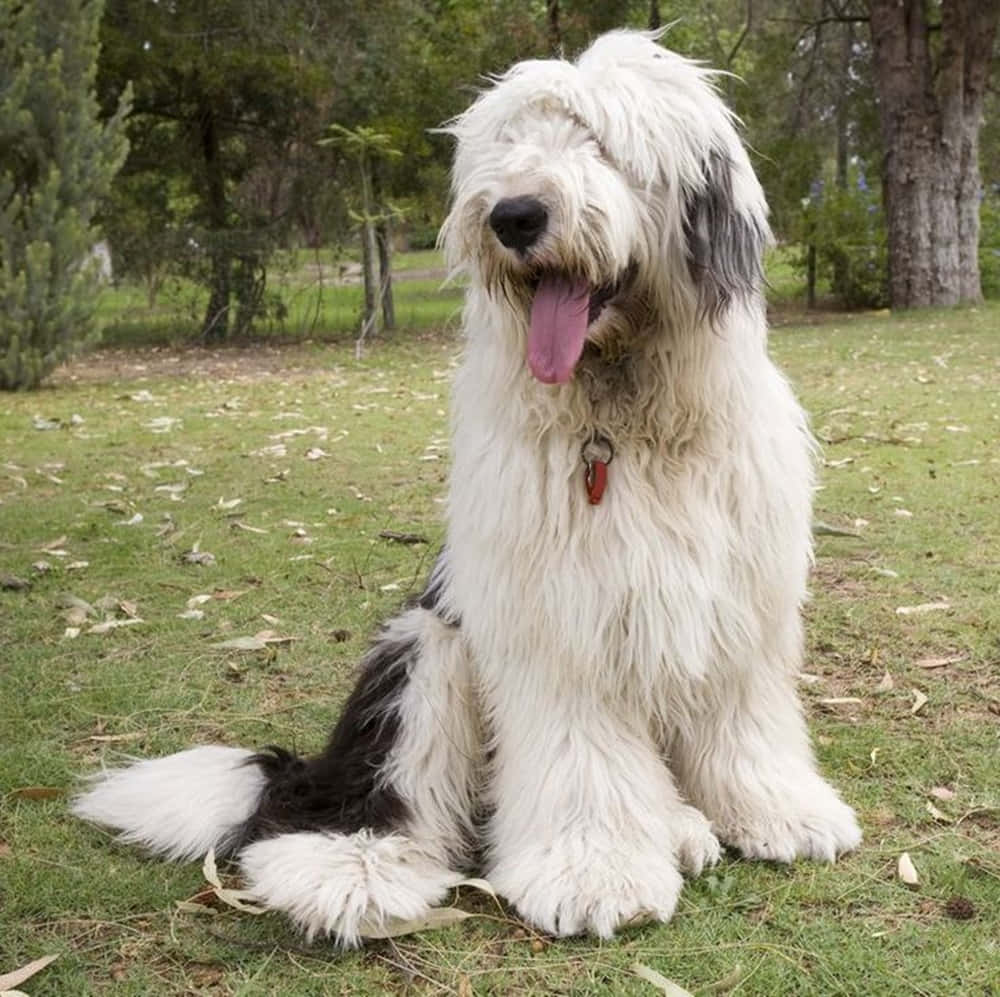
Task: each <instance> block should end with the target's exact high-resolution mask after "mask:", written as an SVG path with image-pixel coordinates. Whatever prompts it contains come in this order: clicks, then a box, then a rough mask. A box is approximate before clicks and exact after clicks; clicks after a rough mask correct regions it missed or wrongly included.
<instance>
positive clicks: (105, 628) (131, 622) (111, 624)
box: [87, 616, 146, 634]
mask: <svg viewBox="0 0 1000 997" xmlns="http://www.w3.org/2000/svg"><path fill="white" fill-rule="evenodd" d="M145 622H146V621H145V620H142V619H140V618H139V617H138V616H131V617H129V618H128V619H127V620H105V621H104V622H103V623H95V624H94V626H92V627H91V628H90V629H89V630H88V631H87V633H89V634H106V633H111V631H112V630H118V629H120V628H121V627H131V626H135V625H136V624H138V623H145Z"/></svg>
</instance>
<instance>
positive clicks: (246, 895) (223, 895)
mask: <svg viewBox="0 0 1000 997" xmlns="http://www.w3.org/2000/svg"><path fill="white" fill-rule="evenodd" d="M201 872H202V875H203V876H204V877H205V879H206V880H207V881H208V882H209V883H210V884H211V885H212V888H213V890H212V892H213V893H214V894H215V896H216V897H217V898H218V899H219V900H221V901H222V903H224V904H226V905H227V906H228V907H233V908H235V909H236V910H240V911H243V913H245V914H266V913H267V908H266V907H261V906H259V905H258V904H252V903H247V902H246V901H247V900H252V899H254V896H253V894H252V893H250V891H249V890H230V889H228V888H227V887H225V886H223V885H222V880H220V879H219V869H218V866H217V865H216V862H215V849H214V848H210V849H209V850H208V854H207V855H206V856H205V861H204V862H202V864H201Z"/></svg>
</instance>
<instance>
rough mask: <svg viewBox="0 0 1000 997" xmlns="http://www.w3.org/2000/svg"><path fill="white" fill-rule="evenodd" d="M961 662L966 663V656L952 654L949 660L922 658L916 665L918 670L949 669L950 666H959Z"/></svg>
mask: <svg viewBox="0 0 1000 997" xmlns="http://www.w3.org/2000/svg"><path fill="white" fill-rule="evenodd" d="M960 661H965V655H964V654H952V655H951V656H950V657H947V658H920V659H919V660H918V661H915V662H914V664H915V665H916V666H917V668H928V669H929V668H947V667H948V665H957V664H958V663H959V662H960Z"/></svg>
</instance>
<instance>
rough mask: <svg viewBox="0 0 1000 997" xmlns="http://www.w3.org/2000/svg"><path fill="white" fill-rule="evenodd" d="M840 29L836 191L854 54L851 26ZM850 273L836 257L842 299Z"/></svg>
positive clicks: (846, 150) (846, 146) (846, 140)
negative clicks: (852, 56)
mask: <svg viewBox="0 0 1000 997" xmlns="http://www.w3.org/2000/svg"><path fill="white" fill-rule="evenodd" d="M840 29H841V31H842V35H841V39H840V79H839V83H838V87H837V188H838V190H847V180H848V169H847V168H848V164H849V161H850V124H851V122H850V115H851V107H850V101H851V97H850V93H851V55H852V54H853V52H854V25H853V24H852V23H851V22H850V21H845V22H844V23H843V24H842V25H841V26H840ZM849 273H850V267H849V259H848V257H847V255H845V254H843V253H837V254H836V255H835V256H834V259H833V288H834V290H835V291H836V292H837V294H839V295H841V296H843V295H844V294H845V292H846V290H847V284H848V278H849Z"/></svg>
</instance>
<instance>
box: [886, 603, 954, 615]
mask: <svg viewBox="0 0 1000 997" xmlns="http://www.w3.org/2000/svg"><path fill="white" fill-rule="evenodd" d="M941 609H951V603H950V602H944V601H942V602H922V603H920V605H918V606H897V607H896V614H897V615H898V616H919V615H921V614H923V613H933V612H936V611H937V610H941Z"/></svg>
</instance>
